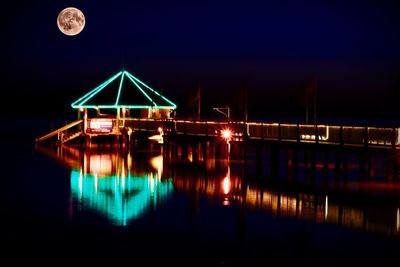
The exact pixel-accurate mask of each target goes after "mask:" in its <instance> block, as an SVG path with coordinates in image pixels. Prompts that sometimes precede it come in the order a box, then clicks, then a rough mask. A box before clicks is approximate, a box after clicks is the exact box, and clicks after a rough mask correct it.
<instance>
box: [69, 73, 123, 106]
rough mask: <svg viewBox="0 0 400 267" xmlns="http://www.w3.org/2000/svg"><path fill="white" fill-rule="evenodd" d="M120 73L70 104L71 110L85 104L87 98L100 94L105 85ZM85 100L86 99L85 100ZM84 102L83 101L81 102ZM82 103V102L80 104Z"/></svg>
mask: <svg viewBox="0 0 400 267" xmlns="http://www.w3.org/2000/svg"><path fill="white" fill-rule="evenodd" d="M121 73H122V71H120V72H118V73H117V74H115V75H114V76H112V77H111V78H110V79H108V80H107V81H105V82H103V83H102V84H100V85H99V86H97V87H96V88H95V89H93V90H91V91H90V92H89V93H87V94H85V95H84V96H82V97H81V98H79V99H78V100H76V101H75V102H74V103H72V104H71V106H72V107H73V108H75V106H76V105H78V103H79V102H80V103H79V105H82V104H83V103H85V102H86V101H87V100H88V99H89V98H92V97H93V95H95V94H97V93H98V92H100V91H101V90H102V89H103V88H104V87H106V86H107V85H109V84H110V83H111V82H112V81H114V80H115V79H116V78H117V77H118V76H119V75H121ZM85 98H88V99H86V100H85ZM83 100H85V101H83ZM82 101H83V102H82Z"/></svg>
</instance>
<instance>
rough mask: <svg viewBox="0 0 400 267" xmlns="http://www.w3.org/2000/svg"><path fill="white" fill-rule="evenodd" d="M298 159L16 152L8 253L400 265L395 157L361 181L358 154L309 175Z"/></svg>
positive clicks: (376, 164)
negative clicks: (259, 160)
mask: <svg viewBox="0 0 400 267" xmlns="http://www.w3.org/2000/svg"><path fill="white" fill-rule="evenodd" d="M232 149H233V153H234V152H235V148H232ZM290 151H291V150H290V149H285V150H283V151H281V152H280V154H279V157H278V158H277V159H275V160H271V158H272V156H271V153H272V152H271V151H270V150H269V149H268V148H267V149H264V151H263V155H262V157H263V159H264V160H263V162H262V166H261V167H260V166H259V165H260V164H257V163H256V161H255V160H254V153H255V152H254V151H252V150H251V149H249V160H247V163H246V164H244V163H243V161H241V160H239V159H237V158H235V157H232V159H231V161H230V162H228V161H227V160H215V159H213V158H208V159H204V158H202V157H198V158H197V159H194V158H193V151H189V153H188V155H185V157H180V158H178V159H174V160H171V159H169V158H166V157H165V154H166V153H163V154H162V151H161V150H160V148H159V147H153V150H149V149H148V147H147V148H146V147H144V148H143V147H142V148H140V149H139V148H138V149H133V150H124V151H119V150H116V151H110V149H91V150H86V151H85V150H81V149H77V148H68V147H66V148H64V149H62V150H57V149H47V148H40V147H39V148H37V149H35V148H33V147H32V146H30V145H26V146H18V147H15V146H6V148H4V149H3V164H4V165H3V175H2V177H3V178H2V179H3V181H2V184H3V186H2V189H3V190H2V191H3V194H2V197H3V201H2V203H3V205H2V206H3V209H2V221H3V223H4V226H3V227H2V228H3V234H2V241H3V242H2V243H3V244H4V245H5V247H6V248H5V249H4V250H3V252H4V255H5V256H7V257H10V258H11V259H12V260H13V261H14V262H19V261H22V260H25V259H26V258H29V259H30V260H31V262H39V263H42V262H50V263H54V264H59V263H63V262H68V263H77V262H81V261H85V262H88V263H92V264H95V263H105V262H106V263H109V264H115V263H125V264H129V265H134V264H138V265H139V266H143V265H145V264H146V265H153V264H170V263H171V264H179V265H185V266H190V265H193V264H201V265H205V266H213V265H217V266H226V265H236V264H240V265H243V264H245V266H246V265H258V266H259V265H261V266H264V265H270V264H272V263H278V264H289V263H290V264H296V265H314V266H321V265H324V266H326V265H332V266H337V265H338V264H341V265H343V264H345V263H352V264H358V265H360V264H361V265H369V264H372V263H373V264H376V263H378V264H381V265H382V264H383V265H385V264H389V262H391V261H393V260H397V258H398V256H397V255H398V251H400V250H399V249H400V212H399V208H400V184H399V183H398V182H397V181H398V180H397V178H396V175H394V174H393V173H392V172H390V171H388V168H389V167H388V166H390V164H389V163H390V162H389V161H388V159H387V157H386V156H385V155H383V154H382V153H377V154H373V155H368V157H367V158H366V161H367V162H369V163H370V164H367V167H366V168H365V179H362V180H361V179H360V175H361V176H362V177H364V175H362V174H361V173H364V170H363V171H360V169H361V168H360V166H364V165H361V163H360V162H362V160H360V158H359V157H358V154H357V153H348V154H346V157H347V161H346V163H345V167H344V164H343V163H342V164H341V165H340V166H341V167H340V169H339V170H338V168H335V164H334V162H335V160H336V157H335V153H334V152H329V153H328V155H327V161H328V162H327V164H326V165H325V166H326V167H325V168H324V167H323V166H321V164H322V163H321V162H322V161H323V160H322V157H323V156H322V154H321V153H319V152H316V155H315V161H316V164H315V165H313V166H312V167H310V165H309V161H307V158H308V156H307V155H308V152H307V151H302V152H301V153H299V157H298V164H297V165H296V166H297V167H296V168H293V167H292V165H293V162H292V161H291V160H290V159H291V157H290V155H291V153H292V152H290ZM253 152H254V153H253ZM163 155H164V157H163ZM371 162H373V163H371ZM271 164H275V165H276V166H272V167H271ZM322 165H323V164H322ZM368 166H369V167H368ZM273 169H276V170H275V172H276V173H275V174H278V175H277V177H275V179H272V178H271V177H269V174H270V173H271V170H273ZM310 173H311V174H310ZM313 174H314V175H313ZM54 258H55V259H56V261H54Z"/></svg>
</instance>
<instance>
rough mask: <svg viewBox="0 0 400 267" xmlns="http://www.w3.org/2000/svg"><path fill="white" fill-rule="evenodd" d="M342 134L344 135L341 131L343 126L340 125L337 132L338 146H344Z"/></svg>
mask: <svg viewBox="0 0 400 267" xmlns="http://www.w3.org/2000/svg"><path fill="white" fill-rule="evenodd" d="M343 134H344V131H343V125H340V131H339V144H340V145H341V146H343V144H344V138H343Z"/></svg>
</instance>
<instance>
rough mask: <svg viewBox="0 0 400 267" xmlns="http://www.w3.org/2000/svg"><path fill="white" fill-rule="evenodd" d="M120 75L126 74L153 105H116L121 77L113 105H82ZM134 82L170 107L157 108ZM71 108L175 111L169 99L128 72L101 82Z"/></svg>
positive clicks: (119, 73)
mask: <svg viewBox="0 0 400 267" xmlns="http://www.w3.org/2000/svg"><path fill="white" fill-rule="evenodd" d="M121 74H126V75H127V76H128V78H129V79H130V80H131V81H132V82H133V83H134V84H135V86H136V87H137V88H138V89H139V90H141V91H142V93H143V94H144V95H145V96H146V97H147V98H148V99H149V100H150V101H151V102H152V103H153V104H154V105H153V106H150V105H118V101H119V96H120V92H121V88H122V81H123V76H122V77H121V81H120V87H119V90H118V96H117V101H116V102H115V105H84V104H85V103H86V102H87V101H88V100H89V99H91V98H92V97H93V96H95V95H96V94H97V93H99V92H100V91H101V90H102V89H104V88H105V87H106V86H107V85H109V84H110V83H111V82H113V81H114V80H115V79H116V78H118V76H120V75H121ZM135 81H137V82H138V83H140V84H141V85H143V86H144V87H146V88H147V89H149V90H151V91H152V92H153V93H155V94H156V95H158V96H160V97H161V98H162V99H164V100H165V101H166V102H168V103H169V104H171V105H172V106H159V105H157V104H156V103H155V102H154V101H153V100H152V99H151V97H150V96H149V95H148V94H147V93H146V92H145V91H144V90H143V88H141V86H139V85H138V84H137V83H136V82H135ZM71 107H72V108H74V109H79V108H106V109H111V108H120V107H123V108H133V109H135V108H158V109H176V107H177V106H176V105H175V104H174V103H173V102H172V101H170V100H169V99H167V98H166V97H164V96H162V95H161V94H160V93H158V92H157V91H155V90H154V89H152V88H151V87H150V86H148V85H147V84H145V83H144V82H142V81H141V80H139V79H138V78H136V77H135V76H133V75H132V74H130V73H129V72H128V71H125V70H124V71H120V72H118V73H117V74H115V75H114V76H112V77H111V78H110V79H108V80H107V81H105V82H103V83H102V84H100V85H99V86H97V87H96V88H94V89H93V90H91V91H90V92H88V93H86V94H85V95H84V96H82V97H81V98H79V99H78V100H76V101H75V102H73V103H72V104H71Z"/></svg>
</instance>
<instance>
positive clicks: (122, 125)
mask: <svg viewBox="0 0 400 267" xmlns="http://www.w3.org/2000/svg"><path fill="white" fill-rule="evenodd" d="M71 128H77V130H75V131H73V130H71ZM137 133H144V134H145V135H147V136H152V135H153V136H154V135H158V136H160V137H163V139H168V138H171V137H172V136H174V137H178V136H188V137H203V138H204V137H205V138H210V139H213V138H220V139H222V140H225V141H227V142H229V143H231V142H247V141H268V142H290V143H302V144H318V145H336V146H355V147H371V148H392V149H398V148H400V128H396V127H373V126H349V125H327V124H300V123H271V122H244V121H229V122H228V121H209V120H207V121H199V120H194V121H192V120H178V119H166V120H165V119H135V118H123V119H104V118H91V119H86V120H78V121H75V122H72V123H70V124H68V125H66V126H64V127H61V128H60V129H57V130H55V131H52V132H51V133H49V134H46V135H44V136H42V137H40V138H37V139H36V142H43V141H45V140H48V139H50V138H54V137H56V138H57V139H56V140H55V141H56V142H57V143H58V144H63V143H66V142H69V141H71V140H73V139H75V138H77V137H79V136H84V137H86V138H88V139H91V138H92V137H98V136H110V135H112V136H117V137H127V138H125V139H126V140H127V141H129V140H130V136H131V135H134V134H137Z"/></svg>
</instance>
